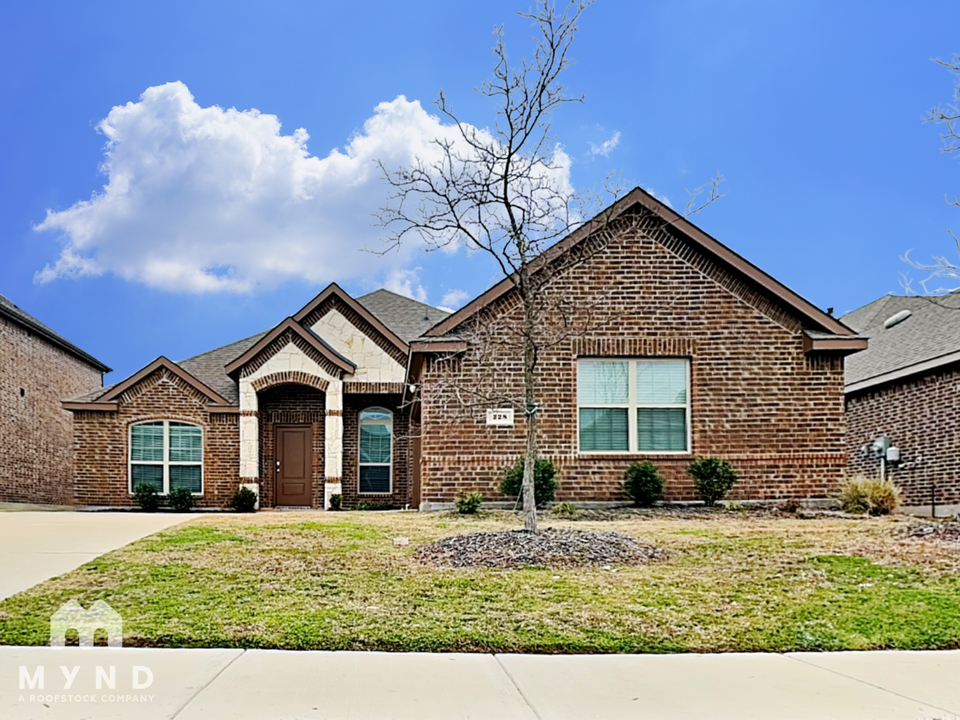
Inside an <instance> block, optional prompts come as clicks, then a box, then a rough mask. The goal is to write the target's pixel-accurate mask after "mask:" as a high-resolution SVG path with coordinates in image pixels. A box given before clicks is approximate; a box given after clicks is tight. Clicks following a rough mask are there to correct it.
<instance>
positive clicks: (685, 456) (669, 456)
mask: <svg viewBox="0 0 960 720" xmlns="http://www.w3.org/2000/svg"><path fill="white" fill-rule="evenodd" d="M577 459H578V460H693V459H694V455H693V453H692V452H689V451H686V450H685V451H683V452H636V453H632V452H609V453H608V452H578V453H577Z"/></svg>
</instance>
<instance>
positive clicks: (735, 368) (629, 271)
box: [421, 230, 846, 503]
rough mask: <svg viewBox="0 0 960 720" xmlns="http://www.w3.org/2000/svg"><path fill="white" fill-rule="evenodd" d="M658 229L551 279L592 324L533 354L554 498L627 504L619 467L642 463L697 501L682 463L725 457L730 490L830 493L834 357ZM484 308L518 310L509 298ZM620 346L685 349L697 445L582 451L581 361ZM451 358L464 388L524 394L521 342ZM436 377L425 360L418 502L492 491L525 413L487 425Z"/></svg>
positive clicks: (644, 352) (837, 471)
mask: <svg viewBox="0 0 960 720" xmlns="http://www.w3.org/2000/svg"><path fill="white" fill-rule="evenodd" d="M658 237H659V238H660V239H658V240H653V239H651V238H650V237H648V236H646V235H645V234H643V233H641V232H639V231H636V230H630V231H625V232H620V233H619V234H618V235H616V236H615V238H614V239H613V240H611V241H610V243H609V244H608V246H607V247H606V248H604V249H602V250H600V251H599V252H597V254H595V255H593V256H592V257H590V258H589V259H587V260H586V261H585V262H583V263H582V264H580V265H579V266H576V267H574V268H572V269H570V270H568V271H567V272H566V273H565V274H564V276H563V277H562V278H561V279H560V280H558V281H557V282H556V283H555V284H554V285H553V289H552V291H551V292H553V293H556V294H560V295H562V296H563V297H564V298H565V299H566V301H567V303H568V305H569V306H572V307H576V308H578V309H577V310H576V311H574V314H573V317H572V320H573V323H572V324H574V325H576V324H577V323H582V324H583V325H584V326H586V327H588V328H589V329H588V331H587V332H585V333H582V334H581V335H580V336H579V337H577V338H573V339H570V340H568V341H566V342H564V343H562V344H561V345H559V346H556V347H553V348H550V349H547V350H546V351H545V352H543V354H542V355H541V357H540V361H539V368H540V370H539V372H540V378H541V379H542V380H541V388H542V393H541V397H540V400H541V402H542V410H541V413H540V447H541V452H542V454H543V455H544V456H546V457H549V458H551V459H552V460H553V461H554V462H555V463H556V464H557V466H558V468H559V476H558V480H559V489H558V494H557V499H558V500H571V501H617V500H625V496H624V495H623V493H622V490H621V483H622V477H623V472H624V470H625V469H626V468H627V466H628V465H629V464H630V463H631V462H634V461H636V460H644V459H649V460H651V461H652V462H654V463H655V464H656V465H657V466H658V467H659V468H660V470H661V471H662V472H663V474H664V475H665V476H666V478H667V485H666V489H665V492H666V497H667V499H668V500H688V499H693V489H692V485H691V482H690V480H689V478H688V477H687V476H686V473H685V470H686V467H687V465H688V464H689V463H690V461H691V460H692V459H694V458H695V457H704V456H715V457H721V458H726V459H728V460H729V461H730V462H732V463H733V465H734V466H735V467H736V468H737V470H738V471H739V472H740V474H741V477H742V480H741V483H740V484H739V485H738V486H737V487H736V488H735V489H734V491H733V492H732V493H731V496H730V497H732V498H741V499H746V498H756V499H776V498H785V497H802V498H822V497H832V496H834V495H835V494H836V492H837V489H838V487H839V483H840V479H841V476H842V473H843V468H844V464H845V462H846V457H845V453H844V445H843V433H844V425H845V422H844V412H843V364H842V360H840V359H839V358H829V357H809V356H805V355H804V353H803V349H802V337H801V332H800V331H801V327H800V322H799V320H798V319H797V318H795V317H793V316H791V315H790V314H789V313H788V312H786V311H785V310H784V309H782V308H781V307H779V306H777V305H775V304H774V303H773V302H771V301H769V300H768V299H766V298H765V297H762V296H761V295H759V294H758V293H757V292H755V291H754V290H752V289H751V288H750V287H748V286H746V285H745V284H743V283H742V282H740V281H739V280H738V279H737V278H735V277H733V276H732V275H730V274H728V273H726V272H725V271H724V270H723V269H721V268H719V267H718V266H716V265H715V264H713V263H712V262H711V261H709V260H708V259H707V258H705V257H703V256H702V255H699V254H698V253H697V252H695V251H694V250H693V249H691V248H690V247H688V246H686V245H684V244H683V243H682V241H680V240H678V239H676V238H672V237H666V236H662V235H660V236H658ZM493 307H494V309H493V312H494V313H510V314H511V315H510V316H509V317H512V318H513V319H514V320H515V319H516V317H517V311H516V308H513V309H510V307H509V303H508V302H506V301H501V302H499V303H498V304H496V305H494V306H493ZM584 308H589V309H590V310H589V313H590V315H589V318H588V317H587V310H584ZM501 324H502V323H501ZM504 325H506V324H504ZM454 334H455V333H454ZM461 334H466V335H468V336H469V334H470V331H469V328H468V329H466V330H465V331H463V332H462V333H461ZM505 336H506V331H504V337H505ZM501 339H503V338H501ZM615 356H619V357H686V358H689V359H690V365H691V390H692V393H691V396H692V397H691V424H692V453H690V454H689V455H686V456H669V455H662V456H656V455H652V456H651V455H645V456H637V455H622V456H615V457H609V456H608V457H604V458H597V457H595V456H593V457H591V456H581V455H579V454H578V447H577V446H578V438H577V407H576V402H577V396H576V367H577V358H578V357H615ZM455 366H456V367H455V369H454V370H453V374H454V377H455V379H456V384H459V385H460V386H461V387H462V388H479V387H490V386H491V383H492V384H494V385H496V386H497V388H498V390H499V391H501V392H502V393H503V394H505V395H511V396H517V395H521V387H522V378H521V376H520V370H521V368H520V361H519V352H518V351H517V350H512V349H511V350H504V351H500V352H498V351H496V350H494V351H492V352H491V353H490V354H489V355H488V356H487V357H485V358H484V359H483V360H482V361H481V360H480V359H479V358H478V352H477V350H476V348H474V347H472V348H471V349H470V350H468V351H467V353H466V354H465V355H464V357H463V358H462V360H461V361H459V362H457V363H455ZM442 375H443V370H442V363H438V362H436V361H434V362H428V363H427V364H426V366H425V370H424V373H423V376H422V382H423V385H422V389H421V395H422V423H423V430H422V433H423V459H422V471H423V479H422V482H423V496H422V497H423V500H424V501H425V502H430V503H444V502H451V501H452V500H454V499H455V497H456V495H457V494H458V493H461V492H469V491H475V490H476V491H480V492H482V493H483V494H484V495H485V496H486V497H487V498H489V499H499V498H498V493H497V486H498V484H499V477H500V474H501V472H502V471H503V469H504V468H505V467H507V466H508V465H509V464H511V463H512V462H514V461H515V460H516V458H518V457H519V456H520V454H521V453H522V451H523V434H524V428H523V422H522V417H521V416H520V415H519V413H518V415H517V420H518V421H517V425H516V427H515V428H513V429H503V428H495V427H488V426H486V425H485V417H484V409H483V408H477V409H476V410H474V411H472V412H470V413H469V415H468V417H466V418H456V417H454V416H453V414H452V413H451V412H450V410H449V408H452V407H455V406H456V401H455V400H454V399H453V397H452V394H453V391H452V388H451V387H450V386H449V385H445V381H444V380H443V377H442ZM491 377H493V378H494V380H493V381H491V380H490V378H491Z"/></svg>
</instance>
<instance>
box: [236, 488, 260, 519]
mask: <svg viewBox="0 0 960 720" xmlns="http://www.w3.org/2000/svg"><path fill="white" fill-rule="evenodd" d="M230 507H231V508H232V509H234V510H236V511H237V512H242V513H251V512H253V511H254V510H256V509H257V494H256V493H255V492H254V491H253V490H251V489H250V488H246V487H242V488H237V490H236V492H234V493H233V497H231V498H230Z"/></svg>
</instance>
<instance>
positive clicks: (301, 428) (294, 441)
mask: <svg viewBox="0 0 960 720" xmlns="http://www.w3.org/2000/svg"><path fill="white" fill-rule="evenodd" d="M276 433H277V435H276V443H275V446H274V447H275V448H276V470H277V505H299V506H309V505H312V504H313V479H312V478H311V472H310V471H311V465H312V464H313V463H311V462H310V460H311V457H312V454H313V453H312V452H311V444H312V443H311V440H312V439H313V438H312V437H311V435H312V433H311V431H310V426H309V425H279V426H277V430H276Z"/></svg>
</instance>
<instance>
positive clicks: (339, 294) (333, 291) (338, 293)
mask: <svg viewBox="0 0 960 720" xmlns="http://www.w3.org/2000/svg"><path fill="white" fill-rule="evenodd" d="M331 297H336V298H337V299H338V300H340V301H341V302H343V303H344V304H345V305H346V306H347V307H349V308H350V309H351V310H353V311H354V312H355V313H357V315H359V316H360V317H362V318H363V319H364V320H366V321H367V322H368V323H370V324H371V325H372V326H373V327H374V328H376V330H377V332H379V333H380V334H381V335H383V336H384V337H385V338H386V339H387V340H388V341H389V342H390V343H391V344H392V345H394V346H395V347H396V348H397V349H398V350H399V351H400V352H402V353H403V354H404V355H406V354H407V352H409V350H410V348H409V346H408V345H407V343H405V342H404V341H403V340H402V339H401V338H400V336H399V335H397V334H396V333H395V332H393V330H391V329H390V328H388V327H387V326H386V325H384V324H383V323H382V322H381V321H380V320H379V319H378V318H377V316H376V315H374V314H373V313H372V312H370V311H369V310H367V309H366V308H365V307H364V306H363V305H361V304H360V303H359V302H357V301H356V300H354V299H353V298H352V297H350V295H349V294H347V292H346V290H344V289H343V288H341V287H340V286H339V285H337V284H336V283H330V284H329V285H327V287H326V288H324V290H323V291H322V292H321V293H320V294H319V295H317V296H316V297H315V298H314V299H313V300H311V301H310V302H308V303H307V304H306V305H304V306H303V307H302V308H301V309H300V310H298V311H297V312H296V313H294V315H293V319H294V320H296V321H297V322H298V323H302V322H303V321H304V320H305V319H306V318H307V317H309V316H310V313H312V312H313V311H314V310H316V309H317V308H318V307H320V305H322V304H323V303H324V302H325V301H326V300H328V299H329V298H331Z"/></svg>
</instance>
